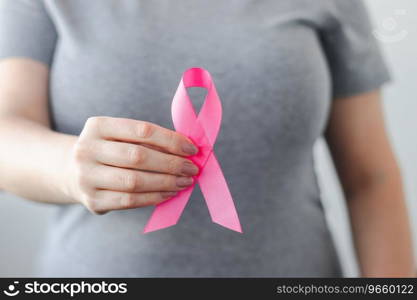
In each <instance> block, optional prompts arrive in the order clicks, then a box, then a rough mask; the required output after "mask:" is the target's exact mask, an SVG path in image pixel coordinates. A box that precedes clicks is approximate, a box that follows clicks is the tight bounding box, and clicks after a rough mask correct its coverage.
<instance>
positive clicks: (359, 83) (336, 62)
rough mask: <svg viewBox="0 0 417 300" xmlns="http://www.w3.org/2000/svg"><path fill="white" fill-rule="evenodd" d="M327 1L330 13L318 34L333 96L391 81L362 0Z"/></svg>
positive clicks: (357, 92) (365, 90)
mask: <svg viewBox="0 0 417 300" xmlns="http://www.w3.org/2000/svg"><path fill="white" fill-rule="evenodd" d="M329 2H330V3H331V5H332V7H331V13H330V14H329V16H330V17H329V19H328V20H327V22H326V26H325V28H324V30H323V31H322V35H321V37H322V43H323V47H324V51H325V53H326V55H327V60H328V64H329V68H330V71H331V75H332V82H333V84H332V89H333V93H332V95H333V99H335V98H343V97H349V96H353V95H355V94H360V93H365V92H368V91H372V90H375V89H378V88H379V87H381V86H382V85H383V84H385V83H386V82H389V81H391V79H392V78H391V74H390V70H389V68H388V66H387V63H386V60H385V57H384V55H383V53H382V50H381V48H380V45H379V43H378V41H377V40H376V38H375V37H374V35H373V29H372V27H373V26H372V25H373V24H372V20H371V19H370V16H369V12H368V10H367V7H366V6H365V4H364V3H363V1H362V0H332V1H329Z"/></svg>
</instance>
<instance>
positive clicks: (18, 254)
mask: <svg viewBox="0 0 417 300" xmlns="http://www.w3.org/2000/svg"><path fill="white" fill-rule="evenodd" d="M335 1H336V0H335ZM365 2H366V4H367V5H368V8H369V11H370V14H371V17H372V21H373V24H374V35H375V38H377V39H378V40H379V42H380V45H381V47H382V49H383V51H384V54H385V56H386V58H387V61H388V64H389V66H390V68H391V72H392V77H393V82H392V83H391V84H389V85H387V86H386V87H385V89H384V109H385V116H386V122H387V127H388V131H389V134H390V138H391V141H392V143H393V146H394V150H395V152H396V155H397V158H398V161H399V164H400V166H401V169H402V174H403V178H404V188H405V193H406V197H407V204H408V207H409V213H410V216H411V222H412V224H411V225H412V230H413V235H414V249H415V250H416V251H415V255H416V257H417V163H416V159H417V135H416V131H417V117H416V115H417V101H416V100H417V99H416V96H417V58H416V56H417V42H416V40H417V18H416V16H417V1H415V0H396V1H390V0H365ZM315 155H316V168H317V172H318V175H319V182H320V186H321V190H322V197H323V202H324V206H325V209H326V216H327V220H328V223H329V226H330V228H331V232H332V235H333V238H334V240H335V243H336V247H337V250H338V253H339V257H340V259H341V262H342V265H343V269H344V273H345V276H349V277H352V276H357V275H358V268H357V264H356V258H355V255H354V251H353V248H352V241H351V235H350V230H349V222H348V218H347V215H346V212H345V204H344V199H343V195H342V193H341V189H340V186H339V182H338V179H337V177H336V175H335V172H334V169H333V165H332V162H331V160H330V158H329V155H328V152H327V148H326V145H325V143H324V142H323V141H321V140H320V141H318V142H317V145H316V148H315ZM49 214H50V210H49V207H48V205H45V204H37V203H31V202H29V201H26V200H23V199H19V198H17V197H15V196H13V195H9V194H6V193H3V192H1V191H0V276H10V277H20V276H22V277H23V276H31V275H32V274H33V267H34V265H33V261H34V257H35V256H36V255H37V253H38V250H39V245H40V241H41V239H42V238H43V235H44V234H45V228H46V226H47V219H48V216H49Z"/></svg>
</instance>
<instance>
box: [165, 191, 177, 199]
mask: <svg viewBox="0 0 417 300" xmlns="http://www.w3.org/2000/svg"><path fill="white" fill-rule="evenodd" d="M176 194H178V192H161V196H162V198H163V199H167V198H171V197H174V196H175V195H176Z"/></svg>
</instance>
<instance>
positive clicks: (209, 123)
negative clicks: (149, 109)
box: [143, 68, 242, 233]
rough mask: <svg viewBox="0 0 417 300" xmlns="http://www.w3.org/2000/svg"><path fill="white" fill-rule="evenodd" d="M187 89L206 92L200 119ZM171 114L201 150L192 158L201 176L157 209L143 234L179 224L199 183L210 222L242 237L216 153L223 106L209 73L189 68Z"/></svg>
mask: <svg viewBox="0 0 417 300" xmlns="http://www.w3.org/2000/svg"><path fill="white" fill-rule="evenodd" d="M188 87H202V88H206V89H207V95H206V98H205V100H204V103H203V105H202V107H201V110H200V112H199V114H198V116H197V115H196V112H195V110H194V106H193V104H192V102H191V100H190V98H189V96H188V93H187V88H188ZM171 113H172V121H173V123H174V127H175V130H176V131H177V132H180V133H182V134H184V135H185V136H187V137H188V138H190V139H191V140H192V141H193V142H194V144H195V145H196V146H197V147H198V148H199V152H198V153H197V154H196V155H194V156H191V157H189V158H190V159H191V160H192V161H193V162H194V163H195V164H196V165H197V166H199V168H200V172H199V174H197V175H196V176H194V184H193V185H192V186H190V187H188V188H187V189H184V190H182V191H180V192H179V193H178V194H177V195H176V196H174V197H172V198H170V199H168V200H166V201H164V202H161V203H160V204H158V205H157V206H156V208H155V209H154V211H153V213H152V215H151V217H150V219H149V220H148V223H147V224H146V226H145V229H144V231H143V233H148V232H151V231H156V230H159V229H163V228H166V227H170V226H173V225H175V224H177V222H178V220H179V218H180V216H181V214H182V212H183V210H184V208H185V206H186V204H187V202H188V200H189V198H190V196H191V193H192V191H193V189H194V187H195V184H196V183H197V182H198V183H199V185H200V189H201V192H202V193H203V196H204V199H205V201H206V204H207V207H208V210H209V213H210V217H211V220H212V221H213V222H214V223H217V224H219V225H221V226H224V227H226V228H228V229H231V230H234V231H237V232H240V233H242V228H241V225H240V222H239V217H238V215H237V212H236V208H235V205H234V203H233V198H232V195H231V194H230V191H229V188H228V186H227V183H226V180H225V178H224V176H223V172H222V170H221V168H220V165H219V162H218V161H217V158H216V156H215V154H214V152H213V146H214V143H215V142H216V138H217V134H218V132H219V130H220V123H221V118H222V106H221V102H220V98H219V96H218V94H217V91H216V87H215V85H214V83H213V80H212V78H211V75H210V73H209V72H208V71H207V70H205V69H202V68H190V69H188V70H186V71H185V72H184V73H183V75H182V78H181V81H180V84H179V86H178V88H177V91H176V93H175V95H174V98H173V100H172V105H171Z"/></svg>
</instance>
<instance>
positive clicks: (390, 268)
mask: <svg viewBox="0 0 417 300" xmlns="http://www.w3.org/2000/svg"><path fill="white" fill-rule="evenodd" d="M347 198H348V199H347V203H348V208H349V213H350V218H351V224H352V231H353V238H354V243H355V248H356V252H357V256H358V260H359V264H360V269H361V276H363V277H397V276H399V277H405V276H415V272H416V269H415V267H414V260H413V251H412V242H411V234H410V227H409V221H408V214H407V209H406V205H405V201H404V196H403V191H402V184H401V177H400V175H399V174H394V173H391V175H390V176H388V175H384V176H378V178H373V179H370V180H368V183H367V184H365V185H364V186H362V187H361V188H358V189H357V190H356V191H355V192H354V193H351V195H349V196H348V197H347Z"/></svg>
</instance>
